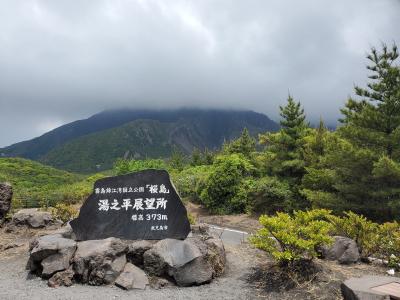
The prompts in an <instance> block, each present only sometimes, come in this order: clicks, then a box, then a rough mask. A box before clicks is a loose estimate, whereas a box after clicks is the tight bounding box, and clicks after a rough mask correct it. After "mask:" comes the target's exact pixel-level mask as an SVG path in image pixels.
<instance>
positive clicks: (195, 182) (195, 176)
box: [171, 166, 211, 202]
mask: <svg viewBox="0 0 400 300" xmlns="http://www.w3.org/2000/svg"><path fill="white" fill-rule="evenodd" d="M210 172H211V167H210V166H196V167H190V168H187V169H184V170H183V171H181V172H176V171H172V172H171V176H172V180H173V182H174V185H175V187H176V189H177V190H178V192H179V195H180V196H181V197H184V198H189V199H190V200H192V201H195V202H198V201H199V199H200V196H199V189H200V190H201V187H200V185H201V184H202V182H203V181H204V180H205V179H206V178H207V177H208V175H209V174H210Z"/></svg>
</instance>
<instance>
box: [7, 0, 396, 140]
mask: <svg viewBox="0 0 400 300" xmlns="http://www.w3.org/2000/svg"><path fill="white" fill-rule="evenodd" d="M0 3H1V9H0V147H2V146H6V145H10V144H12V143H15V142H19V141H22V140H26V139H31V138H33V137H36V136H39V135H41V134H43V133H45V132H47V131H49V130H51V129H53V128H55V127H58V126H60V125H62V124H64V123H68V122H71V121H74V120H77V119H83V118H87V117H89V116H90V115H93V114H95V113H97V112H100V111H102V110H104V109H110V108H119V107H132V108H150V109H151V108H157V109H160V108H161V109H162V108H179V107H200V108H228V109H250V110H254V111H257V112H261V113H265V114H267V115H268V116H269V117H270V118H272V119H274V120H276V121H278V120H279V105H283V104H284V103H285V101H286V98H287V96H288V94H289V93H290V94H291V95H292V96H293V97H294V98H295V99H296V100H298V101H300V102H301V103H302V104H303V106H304V108H305V111H306V114H307V116H308V118H309V120H311V121H315V120H317V119H319V118H320V117H322V118H323V119H324V120H326V121H327V122H328V123H333V124H334V123H335V122H336V120H337V118H338V117H339V116H340V112H339V109H340V107H342V106H343V104H344V103H345V101H346V100H347V98H348V97H349V96H351V95H353V87H354V85H355V84H357V85H360V86H365V84H366V82H367V75H368V72H367V70H366V68H365V66H366V64H367V60H366V58H365V56H366V54H367V53H368V51H369V50H370V48H371V47H373V46H376V47H378V48H379V47H380V45H381V43H382V42H384V43H387V44H392V43H393V42H397V43H400V17H399V16H400V1H399V0H368V1H365V0H352V1H347V0H335V1H332V0H329V1H328V0H303V1H294V0H291V1H289V0H273V1H272V0H192V1H189V0H186V1H184V0H167V1H166V0H81V1H70V0H57V1H55V0H28V1H27V0H0Z"/></svg>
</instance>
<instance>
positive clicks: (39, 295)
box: [0, 229, 261, 300]
mask: <svg viewBox="0 0 400 300" xmlns="http://www.w3.org/2000/svg"><path fill="white" fill-rule="evenodd" d="M40 233H42V234H43V233H45V231H43V230H42V231H33V230H26V229H24V230H21V231H20V232H18V233H17V234H15V233H12V234H10V233H5V232H4V231H2V232H1V233H0V235H1V241H0V243H1V245H3V246H2V247H3V248H4V247H5V246H6V247H5V248H8V247H11V248H9V249H7V250H3V251H1V254H0V270H2V272H0V283H1V284H0V299H96V300H99V299H151V300H154V299H257V298H258V297H257V294H255V290H254V288H252V287H251V285H249V284H248V283H247V280H246V279H247V274H249V272H250V271H251V268H252V267H255V266H256V262H257V260H259V259H260V258H261V256H260V253H259V252H258V251H257V250H254V249H251V250H249V249H248V246H247V245H240V246H227V247H226V250H227V251H226V252H227V260H228V263H227V268H226V271H225V273H224V275H223V276H222V277H220V278H217V279H215V280H214V281H213V282H212V283H210V284H206V285H202V286H197V287H186V288H179V287H175V286H168V287H165V288H162V289H159V290H156V289H152V288H147V289H146V290H145V291H136V290H135V291H124V290H121V289H119V288H117V287H114V286H96V287H94V286H88V285H79V284H75V285H73V286H72V287H59V288H49V287H48V286H47V282H46V281H44V280H41V279H40V278H37V277H35V276H30V275H28V273H27V271H26V270H25V265H26V262H27V259H28V255H27V254H28V241H29V239H30V238H31V237H32V236H33V235H36V234H40ZM16 237H17V238H16ZM255 258H256V259H255Z"/></svg>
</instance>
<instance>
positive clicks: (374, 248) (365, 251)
mask: <svg viewBox="0 0 400 300" xmlns="http://www.w3.org/2000/svg"><path fill="white" fill-rule="evenodd" d="M328 219H329V220H330V221H331V223H332V224H333V231H332V233H333V234H336V235H342V236H346V237H349V238H351V239H353V240H354V241H355V242H356V243H357V246H358V249H359V251H360V254H361V257H362V258H366V257H368V256H370V255H372V254H374V253H377V252H379V235H380V234H379V225H378V224H377V223H374V222H372V221H370V220H368V219H367V218H365V217H364V216H363V215H357V214H355V213H353V212H351V211H349V212H345V216H343V217H338V216H333V215H330V216H328Z"/></svg>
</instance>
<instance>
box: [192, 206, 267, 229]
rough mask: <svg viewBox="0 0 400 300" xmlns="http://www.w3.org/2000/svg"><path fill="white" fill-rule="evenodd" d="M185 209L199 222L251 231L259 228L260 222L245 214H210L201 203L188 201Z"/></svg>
mask: <svg viewBox="0 0 400 300" xmlns="http://www.w3.org/2000/svg"><path fill="white" fill-rule="evenodd" d="M185 206H186V209H187V210H188V212H189V213H191V214H192V215H193V216H194V217H195V218H196V221H197V222H199V223H208V224H213V225H218V226H221V227H229V228H234V229H238V230H243V231H246V232H250V233H253V232H255V231H256V230H257V229H260V228H261V226H260V223H259V222H258V220H257V218H256V217H250V216H248V215H246V214H238V215H211V214H210V213H208V211H207V210H206V209H205V208H203V207H202V206H201V205H198V204H194V203H191V202H188V203H186V204H185Z"/></svg>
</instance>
